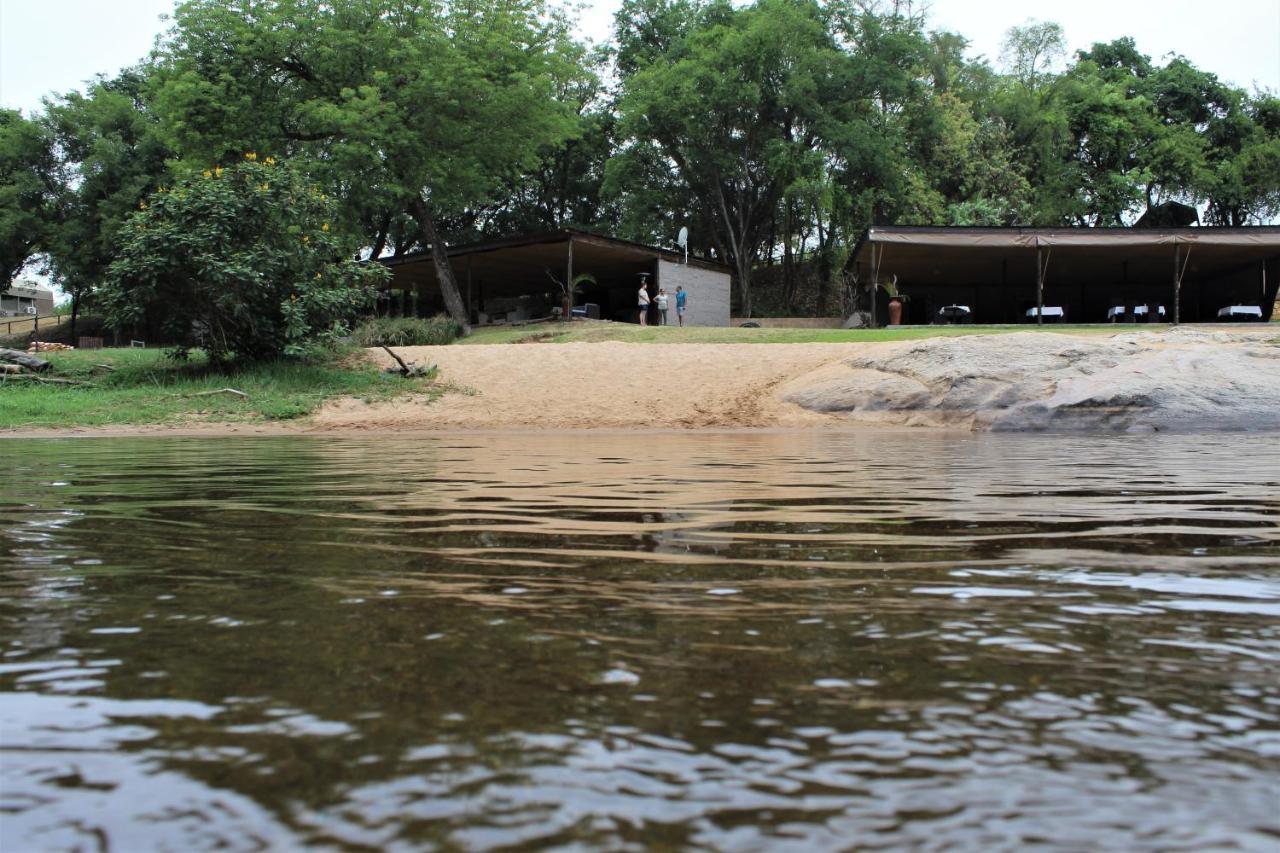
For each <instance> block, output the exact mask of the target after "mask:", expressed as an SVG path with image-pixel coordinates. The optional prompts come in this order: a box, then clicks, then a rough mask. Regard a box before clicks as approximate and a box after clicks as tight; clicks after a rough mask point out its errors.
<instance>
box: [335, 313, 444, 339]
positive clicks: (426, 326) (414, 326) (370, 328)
mask: <svg viewBox="0 0 1280 853" xmlns="http://www.w3.org/2000/svg"><path fill="white" fill-rule="evenodd" d="M461 334H462V327H461V326H460V325H458V321H457V320H454V319H453V318H452V317H447V316H445V315H444V314H438V315H436V316H435V317H432V318H431V319H429V320H420V319H418V318H417V317H379V318H378V319H376V320H368V321H366V322H364V323H361V324H360V325H359V326H357V327H356V330H355V332H353V333H352V335H351V337H352V339H353V340H354V341H355V342H356V344H358V345H359V346H362V347H382V346H387V347H415V346H437V345H443V344H450V343H453V342H454V340H456V339H457V338H458V336H459V335H461Z"/></svg>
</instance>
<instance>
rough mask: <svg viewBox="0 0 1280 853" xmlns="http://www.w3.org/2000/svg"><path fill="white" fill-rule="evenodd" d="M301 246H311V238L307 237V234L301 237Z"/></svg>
mask: <svg viewBox="0 0 1280 853" xmlns="http://www.w3.org/2000/svg"><path fill="white" fill-rule="evenodd" d="M302 244H303V245H304V246H308V245H310V244H311V236H310V235H308V234H303V235H302Z"/></svg>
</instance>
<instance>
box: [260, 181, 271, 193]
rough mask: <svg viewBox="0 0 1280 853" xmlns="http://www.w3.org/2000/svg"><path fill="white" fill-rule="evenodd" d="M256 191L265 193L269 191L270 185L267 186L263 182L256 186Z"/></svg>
mask: <svg viewBox="0 0 1280 853" xmlns="http://www.w3.org/2000/svg"><path fill="white" fill-rule="evenodd" d="M258 189H259V190H261V191H262V192H266V191H267V190H269V189H271V184H268V183H266V182H265V181H264V182H263V183H261V184H258Z"/></svg>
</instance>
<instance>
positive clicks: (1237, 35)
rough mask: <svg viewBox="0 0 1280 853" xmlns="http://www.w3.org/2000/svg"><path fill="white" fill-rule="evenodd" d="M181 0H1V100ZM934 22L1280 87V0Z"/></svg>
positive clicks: (118, 51)
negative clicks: (1059, 29)
mask: <svg viewBox="0 0 1280 853" xmlns="http://www.w3.org/2000/svg"><path fill="white" fill-rule="evenodd" d="M619 3H620V0H595V2H590V3H587V4H586V7H585V8H584V10H583V13H582V16H583V17H582V30H583V32H585V33H586V34H587V35H589V36H591V37H592V38H595V39H597V40H602V39H604V38H606V37H607V36H608V33H609V29H610V26H611V24H612V17H613V13H614V11H616V9H617V8H618V6H619ZM173 5H174V3H173V0H0V105H3V106H6V107H11V108H18V109H22V110H26V111H29V110H33V109H38V108H39V106H40V99H41V97H43V96H44V95H46V94H48V93H49V92H65V91H67V90H68V89H72V88H77V87H80V86H81V85H82V84H83V82H84V81H85V80H87V79H89V78H90V77H92V76H93V75H94V74H97V73H100V72H102V73H107V74H114V73H115V72H116V71H118V70H119V69H120V68H122V67H124V66H126V65H130V64H132V63H134V62H136V61H138V60H139V59H141V58H142V57H144V56H145V55H146V54H147V52H148V51H149V50H150V49H151V46H152V43H153V42H154V40H155V37H156V35H157V34H158V33H159V32H160V31H161V30H162V29H163V27H164V25H163V24H162V22H161V21H160V16H161V15H162V14H164V13H166V12H168V11H170V10H171V9H172V8H173ZM930 5H931V11H930V18H931V24H932V28H934V29H947V30H952V31H955V32H959V33H961V34H962V35H964V36H965V37H966V38H968V39H969V40H970V43H971V53H973V54H975V55H977V54H984V55H986V56H987V57H989V58H990V59H992V60H993V61H995V60H996V59H997V58H998V57H999V54H1000V39H1001V36H1002V35H1003V34H1004V32H1005V30H1007V29H1008V28H1009V27H1010V26H1012V25H1014V24H1021V23H1024V22H1025V21H1026V20H1027V19H1028V18H1035V19H1039V20H1048V21H1057V22H1058V23H1060V24H1062V26H1063V27H1064V29H1065V30H1066V35H1067V40H1068V44H1069V47H1070V49H1071V50H1075V49H1077V48H1080V47H1087V46H1088V45H1090V44H1092V43H1093V42H1095V41H1110V40H1111V39H1114V38H1118V37H1120V36H1124V35H1131V36H1133V37H1134V38H1135V39H1136V40H1137V42H1138V47H1139V49H1140V50H1142V51H1143V52H1144V53H1146V54H1148V55H1150V56H1152V57H1153V58H1156V59H1157V60H1158V59H1161V58H1162V57H1164V56H1165V55H1166V54H1168V53H1181V54H1183V55H1184V56H1186V57H1187V58H1189V59H1190V60H1191V61H1192V62H1193V63H1195V64H1196V65H1197V66H1199V67H1200V68H1202V69H1205V70H1207V71H1212V72H1214V73H1215V74H1217V75H1218V76H1219V77H1220V78H1222V79H1224V80H1228V81H1231V82H1232V83H1235V84H1237V85H1239V86H1244V87H1246V88H1252V87H1253V86H1254V85H1255V84H1257V85H1260V86H1263V87H1266V88H1269V89H1271V90H1273V91H1280V0H1217V2H1206V0H980V2H979V0H933V2H932V3H931V4H930Z"/></svg>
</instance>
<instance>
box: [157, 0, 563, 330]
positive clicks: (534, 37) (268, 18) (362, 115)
mask: <svg viewBox="0 0 1280 853" xmlns="http://www.w3.org/2000/svg"><path fill="white" fill-rule="evenodd" d="M568 32H569V28H568V24H567V23H566V22H565V21H564V19H563V18H562V17H560V16H559V15H557V14H555V13H553V12H552V10H550V9H549V7H548V6H547V5H546V4H545V2H544V0H508V2H503V3H500V4H498V3H470V2H462V0H456V2H449V0H446V1H445V2H412V0H346V2H341V3H330V2H322V0H259V2H254V3H245V2H243V0H190V2H186V3H183V4H181V5H179V7H178V8H177V10H176V12H175V14H174V27H173V29H172V30H171V32H170V33H169V35H168V37H167V38H166V40H165V42H164V44H163V46H162V50H161V64H162V69H163V74H162V80H161V87H160V89H159V91H158V95H157V108H158V109H159V111H160V112H161V114H162V115H163V117H164V119H165V122H166V128H167V131H168V133H169V134H170V136H171V138H172V139H173V140H174V142H175V144H176V145H177V146H178V147H179V148H180V149H181V150H183V152H184V154H185V155H186V156H187V157H188V158H196V159H199V160H202V161H205V162H226V161H227V160H228V159H229V158H231V157H234V156H237V155H238V153H239V152H241V151H245V150H256V151H272V152H282V153H287V154H294V153H305V154H307V155H309V158H310V162H312V163H314V164H315V175H316V177H317V179H319V180H321V181H323V182H324V183H325V185H326V186H327V187H329V189H330V191H331V192H332V193H333V194H335V195H339V196H340V197H341V198H342V200H343V207H344V210H345V212H346V216H345V217H344V219H343V225H344V228H345V229H348V230H353V231H357V230H360V229H362V228H367V227H369V224H371V223H377V226H376V227H377V228H378V232H379V233H377V234H369V233H368V232H367V231H366V232H365V233H363V234H362V237H363V238H364V239H366V240H367V241H368V242H367V243H365V245H373V246H374V247H375V248H380V247H381V245H382V244H383V242H384V241H385V239H386V227H388V226H389V224H390V223H391V222H392V221H393V220H394V219H395V218H397V217H399V216H401V215H407V216H408V217H409V218H411V220H412V222H413V223H414V225H415V227H416V230H417V240H418V242H419V243H420V244H421V245H422V246H423V247H425V248H427V249H428V250H429V251H430V252H431V254H432V257H433V259H434V261H435V267H436V272H437V276H438V279H439V281H440V287H441V291H442V293H443V296H444V301H445V305H446V307H447V308H448V311H449V313H450V315H452V316H453V317H454V319H456V320H457V321H458V322H459V323H460V324H462V326H463V329H464V330H469V328H470V325H469V320H470V318H469V312H468V310H467V307H466V306H465V305H464V304H463V302H462V297H461V294H460V293H459V290H458V286H457V283H456V282H455V281H454V277H453V271H452V268H451V267H450V265H449V263H448V256H447V249H446V248H445V243H444V240H443V239H442V237H441V234H440V233H439V230H438V228H437V220H438V219H439V218H440V217H446V216H450V215H457V214H460V213H462V212H464V211H468V210H475V209H477V208H479V207H481V206H483V205H484V204H485V203H487V202H490V201H492V200H493V199H494V198H496V197H498V196H500V195H501V192H502V189H503V187H504V184H505V183H506V182H508V181H509V180H510V179H511V177H512V176H514V175H517V174H520V173H522V172H527V171H529V170H532V169H533V168H535V167H536V165H537V163H538V161H539V158H540V156H542V155H543V153H544V152H545V150H546V148H547V146H549V145H555V144H557V143H559V142H561V141H563V140H565V139H567V138H569V137H571V136H573V135H575V132H576V127H575V124H576V123H575V118H574V112H573V110H572V109H571V108H570V107H569V106H568V105H567V104H565V103H563V102H561V101H560V100H558V99H557V97H556V95H557V91H558V90H559V88H560V86H561V83H562V81H563V80H564V79H565V78H566V77H571V76H573V75H575V74H577V73H579V68H578V67H577V66H576V65H575V63H574V59H573V56H574V53H573V51H571V50H567V49H565V48H566V44H567V43H568V42H569V41H570V39H569V36H568ZM384 223H385V224H386V225H384Z"/></svg>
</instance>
